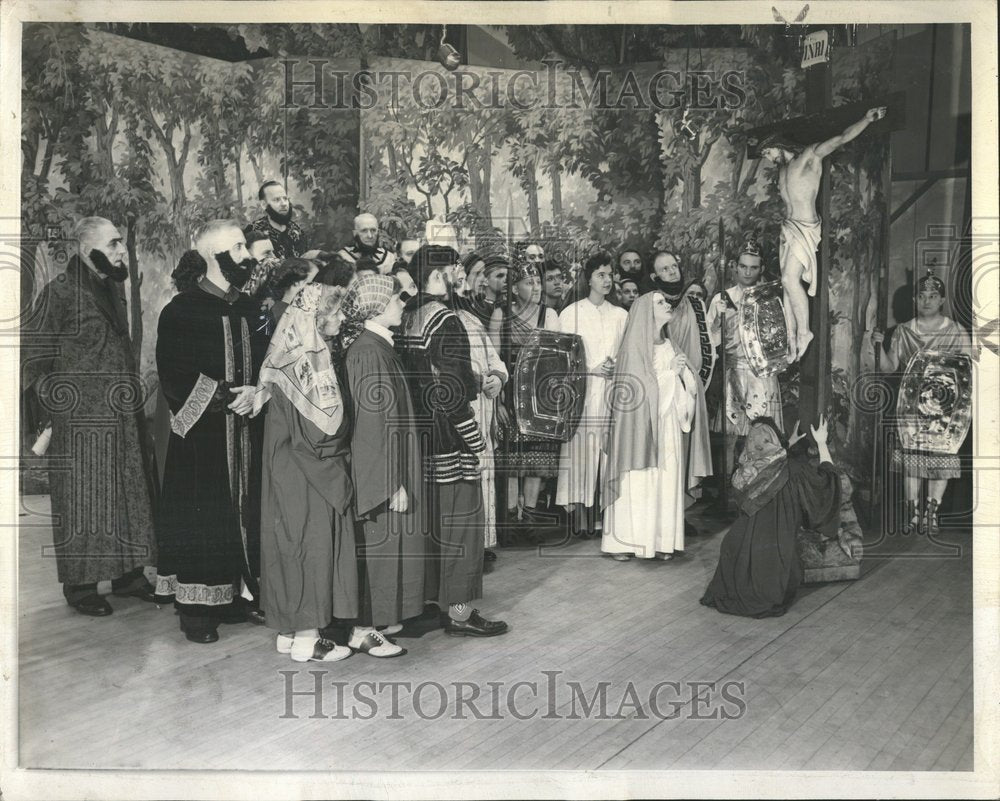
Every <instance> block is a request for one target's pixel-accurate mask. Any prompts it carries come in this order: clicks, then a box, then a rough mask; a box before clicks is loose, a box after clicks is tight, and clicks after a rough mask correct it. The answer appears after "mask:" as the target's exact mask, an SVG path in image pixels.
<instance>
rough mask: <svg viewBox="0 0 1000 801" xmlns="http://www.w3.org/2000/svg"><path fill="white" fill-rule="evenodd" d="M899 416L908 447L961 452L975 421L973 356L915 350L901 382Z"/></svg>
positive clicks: (942, 451) (901, 436) (901, 441)
mask: <svg viewBox="0 0 1000 801" xmlns="http://www.w3.org/2000/svg"><path fill="white" fill-rule="evenodd" d="M896 416H897V421H898V427H899V440H900V443H901V444H902V446H903V447H904V448H907V449H909V450H922V451H931V452H934V453H958V449H959V448H960V447H961V446H962V442H963V441H964V440H965V435H966V434H968V433H969V425H970V424H971V422H972V359H971V358H969V357H968V356H967V355H965V354H964V353H948V352H946V351H940V350H921V351H917V352H916V353H914V354H913V357H912V358H911V359H910V363H909V364H908V365H907V366H906V372H905V373H904V374H903V380H902V382H901V383H900V385H899V400H898V401H897V403H896Z"/></svg>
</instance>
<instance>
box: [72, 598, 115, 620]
mask: <svg viewBox="0 0 1000 801" xmlns="http://www.w3.org/2000/svg"><path fill="white" fill-rule="evenodd" d="M66 603H68V604H69V605H70V606H72V607H73V608H74V609H75V610H76V611H77V612H79V613H80V614H81V615H89V616H90V617H107V616H108V615H110V614H111V613H112V612H114V611H115V610H114V609H112V608H111V604H109V603H108V602H107V601H106V600H105V599H104V598H103V597H101V596H100V595H97V594H96V593H95V594H94V595H88V596H87V597H85V598H81V599H80V600H79V601H67V602H66Z"/></svg>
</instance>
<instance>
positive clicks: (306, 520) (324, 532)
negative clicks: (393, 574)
mask: <svg viewBox="0 0 1000 801" xmlns="http://www.w3.org/2000/svg"><path fill="white" fill-rule="evenodd" d="M350 444H351V425H350V419H349V416H348V415H347V414H345V415H344V419H343V422H342V423H341V425H340V428H339V429H338V431H337V433H336V434H334V435H333V436H330V435H328V434H324V433H323V432H322V431H320V430H319V429H318V428H317V427H316V426H315V425H314V424H313V423H311V422H310V421H308V420H306V419H305V418H304V417H302V415H301V414H299V413H298V412H297V411H296V410H295V407H294V406H293V405H292V404H291V402H290V401H289V400H288V399H287V398H286V397H285V396H284V395H283V394H282V393H281V391H280V390H279V389H274V390H273V393H272V396H271V400H270V402H269V403H268V414H267V422H266V424H265V426H264V446H263V454H262V463H263V487H262V493H261V567H262V575H261V600H262V605H263V608H264V614H265V617H266V620H267V625H268V626H269V627H270V628H273V629H277V630H278V631H284V632H288V631H302V630H304V629H312V628H319V627H322V626H326V625H327V624H328V623H329V622H330V621H331V620H332V619H333V618H334V617H338V618H352V617H354V616H355V615H356V614H357V613H358V572H357V571H358V568H357V560H356V557H355V547H356V542H355V534H354V512H353V510H352V508H351V506H352V500H353V485H352V482H351V460H350Z"/></svg>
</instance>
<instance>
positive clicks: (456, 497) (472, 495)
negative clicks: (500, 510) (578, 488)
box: [396, 245, 507, 637]
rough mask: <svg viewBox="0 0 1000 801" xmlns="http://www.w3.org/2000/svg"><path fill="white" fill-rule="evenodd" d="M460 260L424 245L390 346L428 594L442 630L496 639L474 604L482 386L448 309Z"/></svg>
mask: <svg viewBox="0 0 1000 801" xmlns="http://www.w3.org/2000/svg"><path fill="white" fill-rule="evenodd" d="M458 262H459V257H458V254H457V253H456V252H455V251H454V250H452V249H451V248H448V247H443V246H440V245H424V246H423V247H421V248H420V249H419V250H417V252H416V253H415V254H414V256H413V260H412V261H411V262H410V272H411V274H412V276H413V280H414V282H415V283H416V287H417V295H416V297H414V298H411V299H410V301H408V302H407V311H406V314H405V315H404V317H403V324H402V326H401V330H400V335H399V337H398V338H397V343H396V347H397V349H398V351H399V353H400V356H401V357H402V360H403V365H404V367H405V368H406V370H407V376H408V377H409V378H410V380H409V382H408V383H409V387H410V390H411V392H412V393H413V407H414V412H415V414H416V415H417V418H416V422H417V426H418V428H419V430H420V431H421V432H422V433H421V435H420V445H421V450H422V456H423V478H424V485H425V486H424V489H425V497H424V510H425V515H426V517H425V526H426V529H425V530H427V531H429V532H430V537H429V538H428V539H427V542H426V546H427V557H428V558H427V562H426V572H425V579H426V584H425V586H426V595H427V597H428V599H430V600H432V601H434V602H436V603H437V605H438V607H439V608H440V609H441V610H442V611H446V612H447V617H448V623H447V626H446V627H445V632H446V633H447V634H451V635H454V636H462V637H495V636H497V635H500V634H504V633H506V632H507V624H506V623H504V622H503V621H499V620H487V619H485V618H484V617H482V615H480V614H479V611H478V610H477V609H474V608H473V607H472V601H474V600H475V599H476V598H481V597H482V594H483V550H484V532H485V522H486V520H485V509H484V506H483V494H482V476H481V462H480V454H482V453H483V452H484V450H485V448H486V444H485V442H484V440H483V436H482V432H481V431H480V429H479V423H478V421H477V419H476V415H475V412H474V411H473V408H472V402H473V401H474V400H476V398H477V397H478V396H479V394H480V391H481V383H480V379H479V378H477V377H476V374H475V371H474V369H473V365H472V356H471V354H470V351H469V335H468V333H467V331H466V330H465V327H464V326H463V324H462V322H461V320H460V319H459V317H458V315H457V314H456V313H455V312H454V311H453V310H452V309H451V308H450V307H449V305H448V304H449V303H450V299H449V293H448V279H447V278H446V274H449V273H450V274H454V271H455V269H456V265H457V264H458Z"/></svg>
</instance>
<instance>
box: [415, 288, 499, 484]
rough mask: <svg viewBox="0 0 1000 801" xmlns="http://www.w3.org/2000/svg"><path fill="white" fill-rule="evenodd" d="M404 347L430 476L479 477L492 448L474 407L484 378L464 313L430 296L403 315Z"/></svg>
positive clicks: (448, 479)
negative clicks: (476, 365)
mask: <svg viewBox="0 0 1000 801" xmlns="http://www.w3.org/2000/svg"><path fill="white" fill-rule="evenodd" d="M401 330H402V332H403V333H402V335H401V336H399V337H398V338H397V342H398V348H399V351H400V354H401V356H402V358H403V363H404V364H405V366H406V370H407V382H408V384H409V386H410V391H411V393H412V394H413V407H414V412H415V414H416V415H417V419H418V427H419V428H420V429H421V432H420V433H421V434H423V432H424V431H426V430H428V429H429V431H430V440H429V441H428V442H427V443H426V447H425V448H424V459H423V469H424V480H425V481H428V482H432V483H436V484H450V483H453V482H455V481H462V480H469V481H476V482H478V481H479V455H478V454H480V453H482V452H483V451H484V450H485V449H486V443H485V442H484V441H483V437H482V433H481V432H480V430H479V425H478V423H477V422H476V416H475V414H474V412H473V410H472V402H473V401H474V400H475V399H476V398H477V397H478V395H479V381H478V380H477V378H476V375H475V373H474V372H473V369H472V361H471V355H470V353H469V335H468V333H467V332H466V330H465V327H464V326H463V325H462V322H461V321H460V320H459V319H458V315H456V314H455V312H454V311H452V310H451V309H449V308H448V307H447V306H445V305H444V304H443V303H441V302H440V301H438V300H434V299H430V300H424V302H423V303H421V304H420V305H418V306H417V307H416V308H415V309H414V310H412V311H409V312H407V313H406V315H405V316H404V318H403V325H402V329H401Z"/></svg>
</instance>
